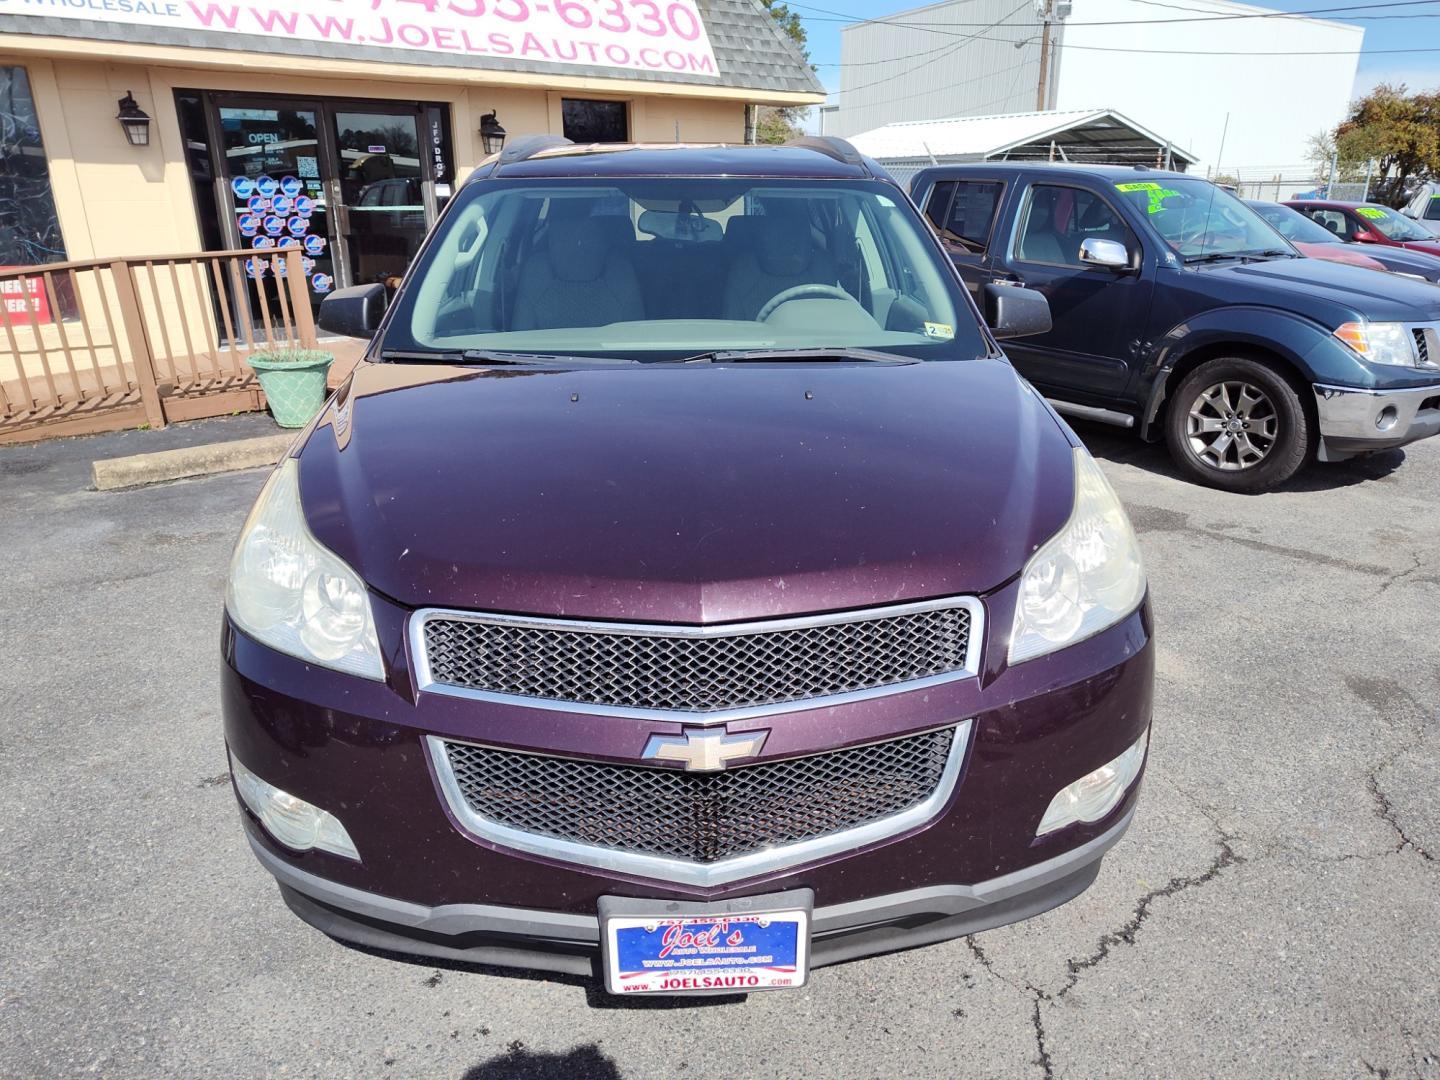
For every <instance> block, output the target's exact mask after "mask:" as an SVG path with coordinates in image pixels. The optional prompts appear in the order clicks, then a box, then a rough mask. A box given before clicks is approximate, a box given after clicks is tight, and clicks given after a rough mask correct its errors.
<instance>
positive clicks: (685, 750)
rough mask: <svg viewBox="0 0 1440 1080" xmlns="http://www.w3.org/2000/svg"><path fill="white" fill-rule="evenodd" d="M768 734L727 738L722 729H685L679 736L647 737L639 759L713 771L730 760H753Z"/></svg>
mask: <svg viewBox="0 0 1440 1080" xmlns="http://www.w3.org/2000/svg"><path fill="white" fill-rule="evenodd" d="M769 734H770V732H768V731H746V732H744V733H742V734H738V735H731V734H730V733H729V732H727V731H725V730H724V729H711V728H686V729H685V734H683V735H651V736H650V739H649V741H648V742H646V744H645V751H644V753H642V754H641V755H640V756H641V757H643V758H646V759H647V760H650V761H683V762H684V763H685V769H686V771H687V772H714V771H715V770H717V769H723V768H725V766H726V765H727V764H729V763H730V762H731V761H735V760H737V759H739V758H748V757H754V756H755V755H756V754H758V753H760V748H761V747H762V746H764V745H765V737H766V736H767V735H769Z"/></svg>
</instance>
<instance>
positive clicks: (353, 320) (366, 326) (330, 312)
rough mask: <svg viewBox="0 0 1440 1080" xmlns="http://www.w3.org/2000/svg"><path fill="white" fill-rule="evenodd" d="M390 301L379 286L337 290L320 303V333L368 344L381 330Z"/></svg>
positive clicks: (356, 286)
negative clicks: (352, 338)
mask: <svg viewBox="0 0 1440 1080" xmlns="http://www.w3.org/2000/svg"><path fill="white" fill-rule="evenodd" d="M388 301H389V297H388V295H387V294H386V292H385V286H384V285H381V284H379V283H378V282H377V283H376V284H374V285H355V286H352V287H351V288H348V289H337V290H336V291H335V292H333V293H331V294H330V295H329V296H327V297H325V299H324V300H321V301H320V316H319V318H318V319H316V322H318V323H319V324H320V329H321V330H326V331H328V332H329V333H332V334H339V335H341V336H342V337H354V338H366V339H367V340H368V339H369V338H372V337H374V336H375V331H376V330H378V329H379V328H380V320H381V318H383V317H384V315H385V305H386V304H387V303H388Z"/></svg>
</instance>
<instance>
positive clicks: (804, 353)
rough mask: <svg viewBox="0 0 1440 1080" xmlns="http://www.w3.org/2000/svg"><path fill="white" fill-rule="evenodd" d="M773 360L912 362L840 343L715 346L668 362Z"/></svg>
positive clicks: (698, 362)
mask: <svg viewBox="0 0 1440 1080" xmlns="http://www.w3.org/2000/svg"><path fill="white" fill-rule="evenodd" d="M766 360H773V361H776V362H779V363H786V364H788V363H791V362H796V363H806V364H815V363H840V364H843V363H848V362H854V361H857V360H858V361H862V362H865V363H871V364H913V363H915V360H914V358H913V357H909V356H896V355H894V354H893V353H887V352H880V351H879V350H878V349H852V348H847V347H844V346H841V347H839V348H833V349H728V350H727V349H718V350H713V351H711V352H702V353H696V354H695V355H694V356H686V357H683V358H682V359H679V360H670V361H667V363H671V364H744V363H750V362H763V361H766Z"/></svg>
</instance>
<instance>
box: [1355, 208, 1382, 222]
mask: <svg viewBox="0 0 1440 1080" xmlns="http://www.w3.org/2000/svg"><path fill="white" fill-rule="evenodd" d="M1355 213H1357V214H1359V215H1360V216H1361V217H1363V218H1369V219H1370V220H1371V221H1384V220H1385V211H1384V210H1381V209H1380V208H1379V207H1376V206H1357V207H1356V208H1355Z"/></svg>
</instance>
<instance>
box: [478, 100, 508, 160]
mask: <svg viewBox="0 0 1440 1080" xmlns="http://www.w3.org/2000/svg"><path fill="white" fill-rule="evenodd" d="M480 142H481V143H482V144H483V145H484V147H485V153H487V154H498V153H500V151H501V149H502V148H503V147H504V146H505V129H504V128H503V127H501V126H500V121H499V120H497V119H495V111H494V110H493V109H492V110H491V111H490V112H488V113H486V114H485V115H484V116H482V117H481V118H480Z"/></svg>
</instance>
